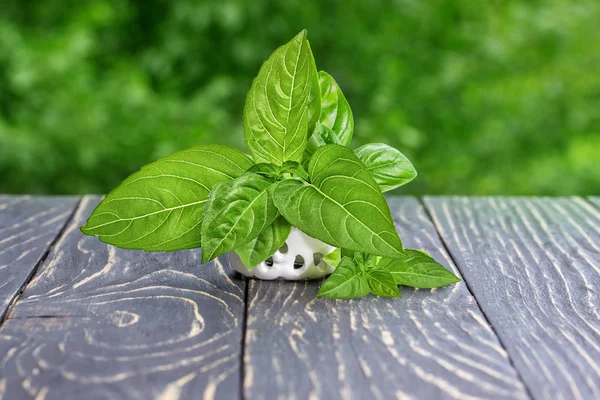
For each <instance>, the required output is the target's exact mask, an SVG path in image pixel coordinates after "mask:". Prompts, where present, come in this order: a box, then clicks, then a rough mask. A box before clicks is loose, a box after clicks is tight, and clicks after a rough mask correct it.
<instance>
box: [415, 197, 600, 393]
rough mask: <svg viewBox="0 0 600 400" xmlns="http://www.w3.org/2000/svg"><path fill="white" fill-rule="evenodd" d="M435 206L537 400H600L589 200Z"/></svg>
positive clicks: (599, 317)
mask: <svg viewBox="0 0 600 400" xmlns="http://www.w3.org/2000/svg"><path fill="white" fill-rule="evenodd" d="M426 205H427V206H428V208H429V209H430V211H431V213H432V215H433V219H434V221H435V224H436V226H437V228H438V231H439V232H440V233H441V235H442V238H443V240H444V241H445V243H446V244H447V246H448V248H449V250H450V253H451V255H452V256H453V258H454V260H456V262H457V264H458V266H459V268H460V270H461V272H462V274H463V276H464V277H465V279H466V280H467V282H468V284H469V286H470V288H471V289H472V292H473V293H474V295H475V296H476V297H477V300H478V302H479V304H480V305H481V307H482V309H483V311H484V313H485V314H486V315H487V318H488V319H489V321H490V322H491V324H492V325H493V327H494V329H495V331H496V332H497V334H498V336H499V338H500V339H501V341H502V343H503V344H504V346H505V347H506V349H507V351H508V353H509V355H510V356H511V358H512V360H513V362H514V365H515V366H516V368H517V370H518V371H519V372H520V374H521V376H522V377H523V380H524V382H525V384H526V385H527V386H528V388H529V390H530V391H531V393H532V395H533V396H534V398H536V399H598V398H600V294H599V292H598V290H599V288H600V211H598V209H596V208H594V207H593V206H592V205H590V204H589V203H587V202H586V201H585V200H583V199H580V198H570V199H549V198H477V199H473V198H460V197H458V198H455V197H453V198H427V199H426Z"/></svg>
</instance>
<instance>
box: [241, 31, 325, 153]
mask: <svg viewBox="0 0 600 400" xmlns="http://www.w3.org/2000/svg"><path fill="white" fill-rule="evenodd" d="M315 81H317V76H316V69H315V67H314V59H313V55H312V52H311V51H310V46H309V45H308V41H307V40H306V31H305V30H304V31H302V32H300V33H299V34H298V35H297V36H296V37H295V38H294V39H292V40H291V41H290V42H288V43H287V44H285V45H283V46H281V47H280V48H278V49H277V50H275V52H274V53H273V54H272V55H271V56H270V57H269V59H268V60H267V61H265V63H264V64H263V65H262V67H261V69H260V71H259V72H258V75H257V77H256V78H255V79H254V81H253V83H252V87H251V88H250V91H249V92H248V96H247V98H246V105H245V107H244V135H245V139H246V144H247V146H248V148H249V149H250V152H251V153H252V156H253V157H254V160H255V161H256V162H258V163H273V164H276V165H281V164H283V163H284V162H285V161H287V160H292V161H300V160H301V159H302V155H303V153H304V149H305V148H306V140H307V136H308V127H309V125H310V123H312V121H310V120H309V119H312V120H316V119H315V117H314V115H315V113H316V112H317V111H316V105H315V104H318V103H319V97H320V96H319V95H318V94H317V93H314V92H315V91H316V89H315V88H316V85H315V83H314V82H315ZM317 84H318V83H317Z"/></svg>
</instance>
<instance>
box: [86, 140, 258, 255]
mask: <svg viewBox="0 0 600 400" xmlns="http://www.w3.org/2000/svg"><path fill="white" fill-rule="evenodd" d="M251 165H252V160H251V159H250V158H249V157H248V156H246V155H245V154H243V153H241V152H239V151H238V150H235V149H231V148H228V147H226V146H218V145H210V146H199V147H194V148H191V149H188V150H183V151H180V152H177V153H174V154H171V155H170V156H167V157H164V158H161V159H160V160H158V161H156V162H153V163H151V164H148V165H146V166H145V167H142V169H141V170H140V171H139V172H136V173H134V174H133V175H131V176H130V177H129V178H127V179H126V180H125V181H123V183H121V184H120V185H119V186H118V187H117V188H115V189H114V190H113V191H111V192H110V193H109V194H108V195H107V196H106V197H105V198H104V200H102V201H101V202H100V204H99V205H98V207H96V209H95V210H94V212H93V213H92V215H91V216H90V217H89V218H88V220H87V224H86V225H85V226H83V227H82V228H81V231H82V232H83V233H85V234H86V235H91V236H98V238H99V239H100V240H102V241H103V242H104V243H108V244H112V245H115V246H118V247H121V248H124V249H135V250H145V251H174V250H183V249H191V248H194V247H199V246H200V243H201V231H200V224H201V223H202V218H203V216H204V207H205V205H206V203H207V201H208V194H209V192H210V191H211V189H212V188H213V186H215V185H216V184H218V183H219V182H226V181H231V180H232V179H235V178H237V177H239V176H240V175H242V174H243V173H244V171H245V170H246V169H248V168H249V167H250V166H251Z"/></svg>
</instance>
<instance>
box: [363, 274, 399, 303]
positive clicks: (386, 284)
mask: <svg viewBox="0 0 600 400" xmlns="http://www.w3.org/2000/svg"><path fill="white" fill-rule="evenodd" d="M366 279H367V282H368V284H369V290H370V291H371V293H373V294H374V295H377V296H384V297H400V291H399V290H398V284H397V283H396V281H395V280H394V277H393V276H392V274H391V273H390V272H389V271H387V270H385V269H381V268H375V269H373V270H371V271H369V272H368V273H367V274H366Z"/></svg>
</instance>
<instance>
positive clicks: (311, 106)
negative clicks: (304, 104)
mask: <svg viewBox="0 0 600 400" xmlns="http://www.w3.org/2000/svg"><path fill="white" fill-rule="evenodd" d="M306 43H307V44H308V50H309V51H310V70H311V71H310V73H311V75H312V76H311V79H310V94H309V95H308V131H307V137H308V136H309V134H310V132H312V131H313V130H314V129H315V124H316V123H317V121H319V117H320V115H321V89H320V87H319V74H318V73H317V66H316V64H315V58H314V57H313V55H312V50H311V48H310V43H309V42H308V40H307V41H306Z"/></svg>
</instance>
